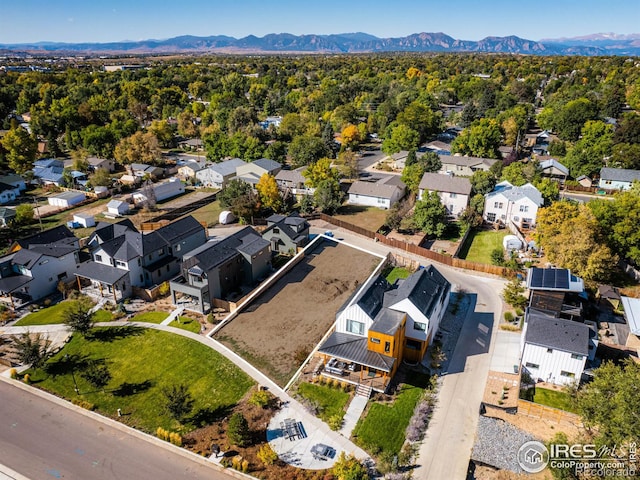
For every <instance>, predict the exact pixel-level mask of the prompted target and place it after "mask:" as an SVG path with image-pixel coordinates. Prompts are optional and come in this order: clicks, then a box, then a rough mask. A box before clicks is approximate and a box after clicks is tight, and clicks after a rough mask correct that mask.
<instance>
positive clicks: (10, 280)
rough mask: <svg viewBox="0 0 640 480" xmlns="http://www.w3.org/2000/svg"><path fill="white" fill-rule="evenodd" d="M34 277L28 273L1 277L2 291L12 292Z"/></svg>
mask: <svg viewBox="0 0 640 480" xmlns="http://www.w3.org/2000/svg"><path fill="white" fill-rule="evenodd" d="M31 280H33V277H29V276H27V275H11V276H9V277H4V278H0V292H2V293H11V292H13V291H15V290H17V289H18V288H20V287H22V286H23V285H26V284H27V283H29V282H30V281H31Z"/></svg>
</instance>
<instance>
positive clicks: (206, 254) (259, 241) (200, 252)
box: [184, 227, 269, 272]
mask: <svg viewBox="0 0 640 480" xmlns="http://www.w3.org/2000/svg"><path fill="white" fill-rule="evenodd" d="M268 246H269V242H268V241H267V240H264V239H263V238H262V237H261V236H260V235H259V234H258V233H257V232H256V231H255V230H254V229H253V228H251V227H244V228H243V229H242V230H239V231H238V232H236V233H234V234H233V235H230V236H228V237H227V238H223V239H222V240H220V241H218V242H208V243H205V244H204V245H202V246H201V247H198V248H197V249H195V250H193V251H191V252H190V253H189V255H188V256H186V257H185V261H184V266H185V267H186V268H191V267H193V266H195V265H198V266H200V267H201V268H202V269H203V270H204V271H205V272H208V271H209V270H211V269H212V268H215V267H216V266H218V265H220V264H222V263H224V262H226V261H228V260H229V259H231V258H233V257H235V256H236V255H239V253H238V252H239V251H240V250H242V252H243V253H245V254H246V255H254V254H256V253H258V252H259V251H260V250H262V249H263V248H265V247H268Z"/></svg>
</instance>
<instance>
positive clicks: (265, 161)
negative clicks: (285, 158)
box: [253, 158, 282, 172]
mask: <svg viewBox="0 0 640 480" xmlns="http://www.w3.org/2000/svg"><path fill="white" fill-rule="evenodd" d="M253 163H254V164H256V165H258V166H259V167H262V168H264V169H265V170H267V171H269V172H272V171H274V170H277V169H279V168H282V165H281V164H279V163H278V162H276V161H275V160H271V159H269V158H259V159H258V160H256V161H254V162H253Z"/></svg>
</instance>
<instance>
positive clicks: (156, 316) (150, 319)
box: [131, 312, 170, 323]
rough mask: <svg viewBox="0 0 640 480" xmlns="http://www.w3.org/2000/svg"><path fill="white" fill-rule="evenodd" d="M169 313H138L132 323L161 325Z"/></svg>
mask: <svg viewBox="0 0 640 480" xmlns="http://www.w3.org/2000/svg"><path fill="white" fill-rule="evenodd" d="M169 315H170V313H167V312H145V313H139V314H138V315H136V316H134V317H133V318H132V319H131V321H132V322H146V323H162V322H163V320H166V319H167V317H168V316H169Z"/></svg>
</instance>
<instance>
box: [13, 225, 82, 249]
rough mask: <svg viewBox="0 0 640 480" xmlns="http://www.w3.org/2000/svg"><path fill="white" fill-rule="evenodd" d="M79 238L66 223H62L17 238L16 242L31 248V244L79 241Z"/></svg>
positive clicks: (23, 246)
mask: <svg viewBox="0 0 640 480" xmlns="http://www.w3.org/2000/svg"><path fill="white" fill-rule="evenodd" d="M77 241H78V239H77V238H76V236H75V235H74V234H73V233H72V232H71V230H69V229H68V228H67V227H66V225H60V226H58V227H54V228H50V229H49V230H45V231H43V232H39V233H36V234H35V235H30V236H28V237H24V238H21V239H19V240H16V243H17V244H18V245H20V246H21V247H22V248H29V246H30V245H46V244H50V243H58V242H61V243H66V244H71V243H77Z"/></svg>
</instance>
